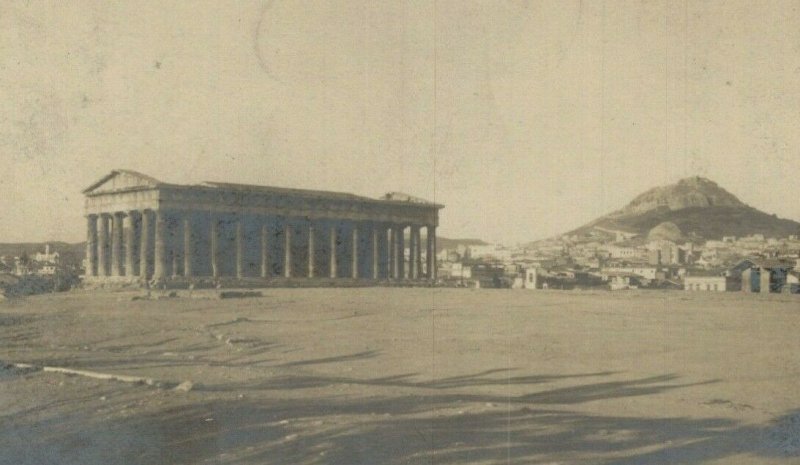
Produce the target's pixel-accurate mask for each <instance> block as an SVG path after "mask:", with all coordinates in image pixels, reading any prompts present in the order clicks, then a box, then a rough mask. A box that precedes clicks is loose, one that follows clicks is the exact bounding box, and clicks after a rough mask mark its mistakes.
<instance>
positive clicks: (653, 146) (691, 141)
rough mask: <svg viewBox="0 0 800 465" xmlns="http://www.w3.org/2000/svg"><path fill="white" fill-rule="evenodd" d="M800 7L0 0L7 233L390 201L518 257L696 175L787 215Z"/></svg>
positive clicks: (3, 237)
mask: <svg viewBox="0 0 800 465" xmlns="http://www.w3.org/2000/svg"><path fill="white" fill-rule="evenodd" d="M798 128H800V1H765V0H759V1H746V2H745V1H742V2H735V1H724V2H723V1H713V2H709V1H702V2H701V1H696V2H695V1H688V2H683V1H630V2H616V1H614V2H612V1H606V2H605V3H603V2H601V1H568V0H558V1H552V2H544V1H522V0H517V1H500V0H496V1H468V0H453V1H446V0H438V1H436V2H433V1H420V2H403V1H399V0H390V1H376V0H363V1H360V0H347V1H345V0H341V1H305V2H300V1H288V0H272V1H270V0H266V1H256V0H252V1H240V2H233V1H225V2H222V1H218V0H210V1H180V2H178V1H173V2H165V1H163V0H158V1H108V0H97V1H77V0H71V1H68V2H66V1H56V0H54V1H51V2H38V1H24V2H23V1H19V2H14V1H8V0H5V1H3V2H2V3H0V157H1V158H0V160H2V162H3V163H2V167H3V176H0V241H43V240H67V241H80V240H83V239H84V238H85V221H84V219H83V198H82V195H81V190H82V189H84V188H85V187H87V186H89V185H90V184H91V183H92V182H93V181H95V180H96V179H98V178H100V177H102V176H103V175H105V174H107V173H108V172H109V171H110V170H112V169H114V168H127V169H133V170H137V171H141V172H143V173H146V174H149V175H151V176H153V177H156V178H159V179H162V180H164V181H168V182H178V183H195V182H201V181H206V180H209V181H212V180H215V181H225V182H240V183H250V184H264V185H278V186H290V187H299V188H313V189H326V190H339V191H348V192H353V193H356V194H362V195H368V196H373V197H377V196H380V195H382V194H383V193H385V192H388V191H402V192H407V193H409V194H412V195H415V196H419V197H424V198H428V199H431V200H435V201H436V202H439V203H443V204H445V205H446V208H445V209H444V210H442V212H441V226H440V229H439V232H440V234H441V235H443V236H447V237H480V238H483V239H485V240H489V241H501V242H505V243H516V242H525V241H529V240H534V239H539V238H542V237H547V236H550V235H553V234H557V233H561V232H565V231H567V230H569V229H571V228H574V227H577V226H580V225H582V224H583V223H585V222H587V221H589V220H591V219H593V218H595V217H597V216H599V215H601V214H604V213H607V212H609V211H611V210H615V209H617V208H620V207H622V206H623V205H624V204H625V203H627V202H628V201H629V200H631V199H632V198H633V196H634V195H636V194H638V193H640V192H642V191H644V190H646V189H648V188H650V187H653V186H656V185H662V184H668V183H671V182H674V181H676V180H678V179H680V178H682V177H686V176H692V175H702V176H706V177H709V178H711V179H712V180H714V181H716V182H718V183H719V184H720V185H722V186H723V187H725V188H727V189H728V190H730V191H731V192H733V193H734V194H735V195H737V196H738V197H739V198H740V199H741V200H742V201H744V202H746V203H748V204H750V205H752V206H754V207H757V208H759V209H762V210H764V211H766V212H768V213H777V214H778V215H779V216H781V217H788V218H792V219H795V220H800V201H798V197H797V193H798V180H800V129H798Z"/></svg>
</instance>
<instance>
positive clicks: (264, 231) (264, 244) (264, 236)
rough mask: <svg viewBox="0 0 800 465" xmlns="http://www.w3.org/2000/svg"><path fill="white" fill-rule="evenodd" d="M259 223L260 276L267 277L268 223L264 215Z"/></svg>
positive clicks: (268, 273)
mask: <svg viewBox="0 0 800 465" xmlns="http://www.w3.org/2000/svg"><path fill="white" fill-rule="evenodd" d="M262 221H263V223H261V277H262V278H268V277H269V276H270V270H269V225H268V224H267V218H266V217H264V218H263V219H262Z"/></svg>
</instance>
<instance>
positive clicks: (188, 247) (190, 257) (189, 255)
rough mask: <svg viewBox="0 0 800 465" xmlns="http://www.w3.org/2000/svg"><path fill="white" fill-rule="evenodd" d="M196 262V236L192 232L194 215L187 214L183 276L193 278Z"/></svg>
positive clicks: (184, 231) (184, 234) (184, 233)
mask: <svg viewBox="0 0 800 465" xmlns="http://www.w3.org/2000/svg"><path fill="white" fill-rule="evenodd" d="M193 262H194V234H193V231H192V214H191V213H186V214H184V217H183V276H185V277H187V278H191V277H192V275H193V274H194V270H193V269H192V266H193Z"/></svg>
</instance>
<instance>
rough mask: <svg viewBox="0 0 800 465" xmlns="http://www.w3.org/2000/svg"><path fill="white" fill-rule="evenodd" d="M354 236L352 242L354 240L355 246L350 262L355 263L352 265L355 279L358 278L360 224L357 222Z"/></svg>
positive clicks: (354, 226) (354, 224)
mask: <svg viewBox="0 0 800 465" xmlns="http://www.w3.org/2000/svg"><path fill="white" fill-rule="evenodd" d="M352 236H353V237H352V242H353V247H352V254H353V259H352V260H351V261H350V263H351V264H352V265H353V266H352V268H353V270H352V273H353V279H358V224H356V223H353V231H352Z"/></svg>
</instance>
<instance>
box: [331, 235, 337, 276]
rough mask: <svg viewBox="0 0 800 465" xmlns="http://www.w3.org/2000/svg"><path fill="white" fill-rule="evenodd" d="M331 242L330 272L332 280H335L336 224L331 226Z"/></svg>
mask: <svg viewBox="0 0 800 465" xmlns="http://www.w3.org/2000/svg"><path fill="white" fill-rule="evenodd" d="M330 240H331V259H330V265H331V270H330V276H331V278H335V277H336V267H337V264H336V225H335V224H332V225H331V234H330Z"/></svg>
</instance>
